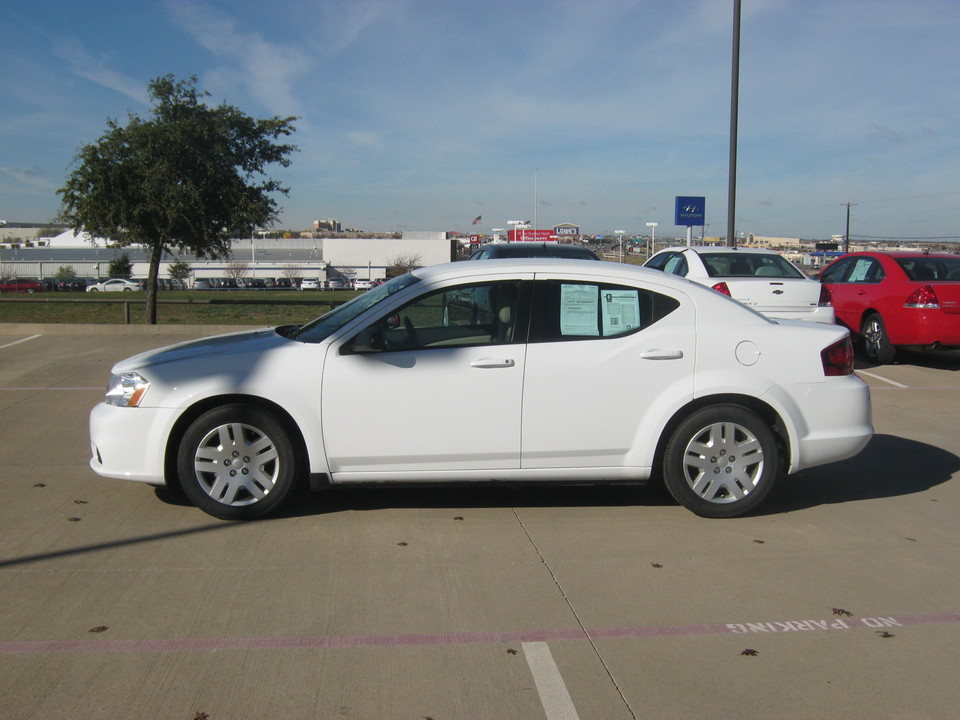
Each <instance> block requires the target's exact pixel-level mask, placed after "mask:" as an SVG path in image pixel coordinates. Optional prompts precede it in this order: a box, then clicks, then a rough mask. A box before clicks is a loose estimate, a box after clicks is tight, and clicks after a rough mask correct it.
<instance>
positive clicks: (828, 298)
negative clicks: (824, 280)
mask: <svg viewBox="0 0 960 720" xmlns="http://www.w3.org/2000/svg"><path fill="white" fill-rule="evenodd" d="M817 305H818V306H819V307H833V295H832V294H830V288H828V287H827V286H826V285H821V286H820V300H819V301H818V302H817Z"/></svg>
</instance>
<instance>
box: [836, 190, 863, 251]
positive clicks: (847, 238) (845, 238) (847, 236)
mask: <svg viewBox="0 0 960 720" xmlns="http://www.w3.org/2000/svg"><path fill="white" fill-rule="evenodd" d="M858 204H859V203H852V202H845V203H840V205H841V206H842V205H846V206H847V230H846V232H845V233H844V234H843V251H844V252H845V253H848V252H850V206H851V205H858Z"/></svg>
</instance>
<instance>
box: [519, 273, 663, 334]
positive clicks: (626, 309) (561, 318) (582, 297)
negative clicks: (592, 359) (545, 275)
mask: <svg viewBox="0 0 960 720" xmlns="http://www.w3.org/2000/svg"><path fill="white" fill-rule="evenodd" d="M533 303H534V304H533V313H532V320H531V327H530V342H556V341H561V340H595V339H598V338H610V337H618V336H623V335H628V334H630V333H634V332H637V331H638V330H642V329H643V328H646V327H649V326H650V325H652V324H653V323H655V322H657V321H658V320H660V319H661V318H663V317H665V316H666V315H668V314H670V313H671V312H673V310H675V309H676V308H677V307H679V305H680V303H679V302H678V301H677V300H675V299H673V298H671V297H668V296H666V295H661V294H660V293H655V292H652V291H650V290H645V289H642V288H635V287H627V286H623V285H612V284H608V283H589V282H573V281H565V280H543V281H539V282H537V283H536V284H535V290H534V301H533Z"/></svg>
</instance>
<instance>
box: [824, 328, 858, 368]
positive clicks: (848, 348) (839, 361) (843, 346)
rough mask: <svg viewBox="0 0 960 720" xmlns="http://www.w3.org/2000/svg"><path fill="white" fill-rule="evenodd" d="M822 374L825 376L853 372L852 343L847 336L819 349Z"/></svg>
mask: <svg viewBox="0 0 960 720" xmlns="http://www.w3.org/2000/svg"><path fill="white" fill-rule="evenodd" d="M820 360H821V361H822V362H823V374H824V375H826V376H827V377H831V376H836V375H852V374H853V343H852V342H850V338H849V337H845V338H844V339H843V340H841V341H840V342H835V343H834V344H833V345H831V346H830V347H828V348H825V349H823V350H821V351H820Z"/></svg>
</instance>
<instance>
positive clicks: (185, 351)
mask: <svg viewBox="0 0 960 720" xmlns="http://www.w3.org/2000/svg"><path fill="white" fill-rule="evenodd" d="M290 342H291V341H290V340H289V339H287V338H285V337H282V336H281V335H279V334H278V333H277V332H276V330H275V329H273V328H264V329H261V330H245V331H242V332H236V333H228V334H226V335H215V336H213V337H208V338H203V339H202V340H189V341H187V342H183V343H178V344H176V345H168V346H166V347H162V348H158V349H157V350H149V351H147V352H145V353H140V354H139V355H134V356H133V357H129V358H127V359H126V360H121V361H120V362H118V363H117V364H116V365H114V366H113V372H114V373H121V372H130V371H133V370H139V369H143V368H147V367H155V366H157V365H164V364H167V363H172V362H180V361H183V360H198V359H202V358H207V357H211V358H212V357H222V356H224V355H239V354H242V353H254V354H259V353H262V352H265V351H267V350H271V349H273V348H276V347H280V346H282V345H287V344H289V343H290Z"/></svg>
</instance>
